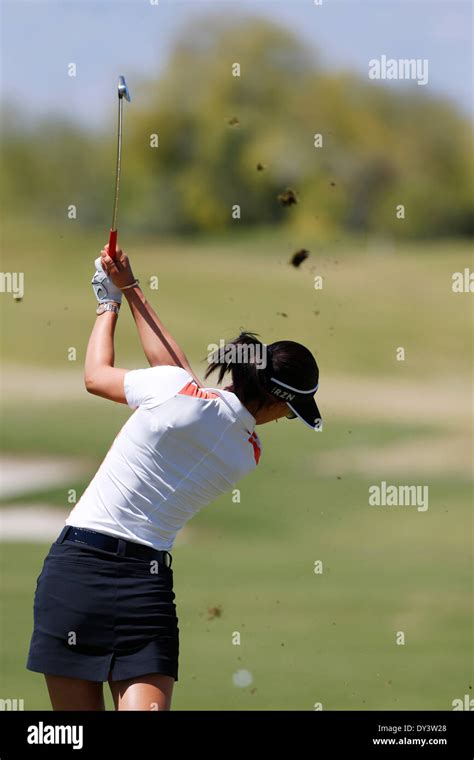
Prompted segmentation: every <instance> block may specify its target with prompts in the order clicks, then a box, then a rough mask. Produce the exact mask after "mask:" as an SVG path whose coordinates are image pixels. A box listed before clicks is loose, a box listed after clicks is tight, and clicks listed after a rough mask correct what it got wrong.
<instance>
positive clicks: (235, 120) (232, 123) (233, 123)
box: [227, 116, 240, 127]
mask: <svg viewBox="0 0 474 760" xmlns="http://www.w3.org/2000/svg"><path fill="white" fill-rule="evenodd" d="M227 124H228V125H229V127H238V126H240V121H239V119H238V118H237V116H230V117H229V118H228V119H227Z"/></svg>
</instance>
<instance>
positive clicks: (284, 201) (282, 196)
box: [277, 187, 298, 206]
mask: <svg viewBox="0 0 474 760" xmlns="http://www.w3.org/2000/svg"><path fill="white" fill-rule="evenodd" d="M277 200H279V201H280V203H281V205H282V206H293V205H294V204H295V203H298V198H297V197H296V193H295V191H294V190H292V189H291V187H287V188H286V190H284V192H282V193H278V195H277Z"/></svg>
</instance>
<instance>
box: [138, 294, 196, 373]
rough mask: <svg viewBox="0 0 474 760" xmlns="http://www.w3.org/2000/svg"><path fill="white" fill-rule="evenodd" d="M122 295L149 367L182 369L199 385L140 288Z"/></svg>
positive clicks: (181, 352) (180, 351) (182, 354)
mask: <svg viewBox="0 0 474 760" xmlns="http://www.w3.org/2000/svg"><path fill="white" fill-rule="evenodd" d="M124 293H125V296H126V298H127V301H128V305H129V306H130V311H131V312H132V315H133V318H134V320H135V324H136V326H137V330H138V334H139V336H140V341H141V344H142V346H143V350H144V352H145V356H146V358H147V359H148V362H149V363H150V365H151V366H152V367H158V366H159V365H167V366H172V367H182V368H183V369H185V370H186V371H187V372H189V374H190V375H192V377H193V378H194V379H195V380H196V382H197V383H198V384H199V385H200V384H201V382H200V380H199V378H198V377H197V376H196V375H195V374H194V372H193V371H192V369H191V365H190V364H189V362H188V360H187V358H186V355H185V353H184V351H182V350H181V348H180V347H179V346H178V344H177V343H176V341H175V340H174V339H173V338H172V337H171V335H170V333H169V332H168V330H167V329H166V327H165V326H164V324H163V322H162V321H161V319H160V318H159V317H158V315H157V314H156V313H155V312H154V311H153V309H152V307H151V306H150V304H149V303H148V301H147V300H146V298H145V296H144V294H143V293H142V291H141V290H140V288H138V287H136V288H130V289H129V290H126V291H124Z"/></svg>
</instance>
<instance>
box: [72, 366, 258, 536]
mask: <svg viewBox="0 0 474 760" xmlns="http://www.w3.org/2000/svg"><path fill="white" fill-rule="evenodd" d="M124 387H125V396H126V399H127V402H128V404H129V406H130V407H132V409H136V411H135V413H134V414H133V415H132V416H131V417H130V419H129V420H128V421H127V422H126V423H125V425H124V426H123V428H122V430H121V431H120V433H119V434H118V435H117V437H116V439H115V441H114V443H113V444H112V446H111V448H110V449H109V452H108V454H107V456H106V457H105V459H104V461H103V462H102V464H101V466H100V468H99V470H98V471H97V473H96V475H95V476H94V478H93V479H92V481H91V483H90V485H89V486H88V488H87V489H86V490H85V491H84V494H83V495H82V497H81V499H80V500H79V501H78V503H77V505H76V506H75V507H74V509H73V510H72V512H71V513H70V515H69V517H68V518H67V520H66V525H75V526H77V527H80V528H90V529H91V530H97V531H100V532H102V533H108V534H111V535H114V536H118V537H121V538H125V539H127V540H130V541H137V542H138V543H142V544H147V545H149V546H153V547H154V548H155V549H164V550H167V551H171V549H172V547H173V543H174V540H175V537H176V534H177V532H178V531H179V530H180V529H181V528H182V527H183V525H184V524H185V523H187V522H188V520H190V519H191V517H193V515H195V514H196V512H198V511H199V510H200V509H201V508H202V507H205V506H206V505H207V504H209V503H210V502H211V501H213V500H214V499H215V498H216V497H217V496H219V495H220V494H221V493H225V492H226V491H229V490H231V489H232V488H233V486H234V485H235V483H236V482H237V481H238V480H240V479H241V478H242V477H243V476H244V475H247V473H249V472H250V471H251V470H253V469H254V468H255V467H256V465H257V464H258V461H259V458H260V452H261V448H262V447H261V443H260V440H259V438H258V436H257V434H256V433H255V432H254V427H255V418H254V417H253V415H252V414H250V412H249V411H248V410H247V409H246V408H245V407H244V406H243V404H242V403H241V402H240V401H239V399H238V398H237V396H236V395H235V394H234V393H231V392H229V391H224V390H220V389H215V388H199V387H198V385H197V383H196V382H195V381H194V380H193V378H192V377H191V375H190V374H189V373H188V372H186V370H184V369H181V368H180V367H152V368H150V369H139V370H132V371H130V372H127V374H126V375H125V382H124Z"/></svg>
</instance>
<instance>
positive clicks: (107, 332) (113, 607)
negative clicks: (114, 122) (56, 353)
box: [27, 246, 321, 710]
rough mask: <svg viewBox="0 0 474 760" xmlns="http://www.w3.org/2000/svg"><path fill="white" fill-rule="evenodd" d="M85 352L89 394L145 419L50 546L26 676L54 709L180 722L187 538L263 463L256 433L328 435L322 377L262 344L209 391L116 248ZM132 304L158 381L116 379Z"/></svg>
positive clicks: (234, 356)
mask: <svg viewBox="0 0 474 760" xmlns="http://www.w3.org/2000/svg"><path fill="white" fill-rule="evenodd" d="M96 267H97V271H96V273H95V275H94V277H93V280H92V284H93V287H94V291H95V293H96V296H97V299H98V301H99V306H98V308H97V319H96V322H95V325H94V328H93V330H92V334H91V336H90V339H89V344H88V347H87V354H86V360H85V385H86V388H87V390H88V391H89V392H90V393H94V394H96V395H97V396H103V397H104V398H107V399H111V400H112V401H116V402H118V403H122V404H128V405H129V406H130V407H131V408H132V409H134V410H136V411H135V413H134V414H132V415H131V417H130V418H129V419H128V421H127V422H126V424H125V425H124V427H123V428H122V430H121V431H120V433H119V434H118V435H117V437H116V438H115V441H114V442H113V444H112V446H111V448H110V449H109V452H108V454H107V456H106V457H105V459H104V461H103V462H102V464H101V466H100V467H99V469H98V471H97V473H96V475H95V476H94V478H93V479H92V481H91V483H90V484H89V486H88V488H87V489H86V490H85V492H84V494H83V495H82V497H81V499H80V500H79V502H78V503H77V505H76V506H75V507H74V509H73V510H72V512H71V513H70V515H69V517H68V519H67V520H66V524H65V527H64V528H63V529H62V531H61V533H60V535H59V536H58V538H57V540H56V541H55V542H54V543H53V544H52V546H51V548H50V551H49V553H48V556H47V557H46V559H45V562H44V565H43V569H42V572H41V574H40V576H39V578H38V581H37V587H36V593H35V603H34V631H33V635H32V639H31V644H30V651H29V656H28V663H27V667H28V668H29V669H30V670H34V671H37V672H40V673H44V674H45V677H46V683H47V687H48V691H49V695H50V699H51V703H52V706H53V709H54V710H104V709H105V708H104V698H103V682H104V681H108V682H109V685H110V689H111V692H112V696H113V699H114V703H115V708H116V709H117V710H168V709H170V704H171V695H172V690H173V685H174V682H175V681H177V680H178V653H179V628H178V618H177V615H176V607H175V604H174V601H173V600H174V599H175V594H174V592H173V570H172V567H171V565H172V556H171V554H170V551H171V549H172V548H173V543H174V540H175V538H176V534H177V532H178V531H179V530H180V529H181V528H182V527H183V525H185V523H186V522H187V521H188V520H190V518H191V517H192V516H193V515H195V514H196V513H197V512H198V511H199V510H200V509H201V508H202V507H204V506H206V505H207V504H209V503H210V502H211V501H213V500H214V499H215V498H216V497H217V496H218V495H219V494H221V493H224V492H226V491H228V490H230V489H232V488H233V486H234V484H235V483H236V482H237V481H238V480H239V479H240V478H242V477H243V476H244V475H246V474H247V473H249V472H250V471H251V470H252V469H253V468H254V467H256V465H257V464H258V462H259V459H260V451H261V444H260V440H259V438H258V436H257V434H256V433H255V426H256V425H261V424H263V423H266V422H271V421H272V420H277V419H279V418H280V417H299V418H300V419H301V420H302V421H303V422H305V423H306V424H307V425H308V426H309V427H311V428H313V429H319V428H320V427H321V420H320V415H319V411H318V408H317V406H316V403H315V401H314V398H313V396H314V393H315V392H316V389H317V386H318V374H319V373H318V367H317V364H316V361H315V359H314V357H313V356H312V354H311V352H310V351H309V350H308V349H307V348H305V347H304V346H302V345H301V344H299V343H294V342H292V341H277V342H276V343H272V344H271V345H269V346H265V345H263V344H262V343H260V341H258V340H257V339H256V337H255V336H254V335H253V334H250V333H241V335H239V337H238V338H236V339H235V340H233V341H231V342H230V343H228V344H226V345H225V347H224V348H222V349H220V350H218V351H217V352H215V354H214V355H213V357H212V358H211V360H210V362H209V366H208V368H207V371H206V373H205V377H206V378H207V377H208V376H209V375H210V374H211V373H213V372H214V371H218V379H219V384H220V383H221V381H222V380H223V379H224V376H225V375H226V374H227V373H229V375H230V381H231V382H230V384H229V385H228V386H227V387H226V388H225V389H224V390H222V389H217V388H203V387H201V383H200V382H199V380H198V378H197V377H196V375H195V374H194V373H193V371H192V369H191V367H190V366H189V362H188V361H187V359H186V356H185V355H184V353H183V351H182V350H181V349H180V348H179V347H178V346H177V344H176V343H175V341H174V340H173V338H172V337H171V336H170V334H169V333H168V331H167V330H166V328H165V327H164V325H163V324H162V322H161V321H160V319H159V318H158V316H157V315H156V314H155V312H154V311H153V310H152V308H151V307H150V305H149V304H148V303H147V301H146V299H145V297H144V295H143V293H142V292H141V290H140V287H139V282H138V280H136V279H135V277H134V276H133V273H132V270H131V267H130V264H129V262H128V259H127V257H126V256H125V255H124V254H123V253H122V251H118V253H117V258H116V259H115V261H112V259H111V258H110V257H109V256H108V248H107V246H106V248H104V250H103V251H102V258H101V259H98V260H97V262H96ZM122 293H123V294H125V297H126V299H127V301H128V303H129V306H130V309H131V312H132V314H133V317H134V319H135V322H136V326H137V329H138V333H139V336H140V340H141V343H142V346H143V349H144V351H145V354H146V357H147V359H148V361H149V363H150V365H151V368H149V369H139V370H132V371H127V370H125V369H118V368H116V367H114V331H115V326H116V323H117V318H118V314H119V310H120V305H121V299H122Z"/></svg>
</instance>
